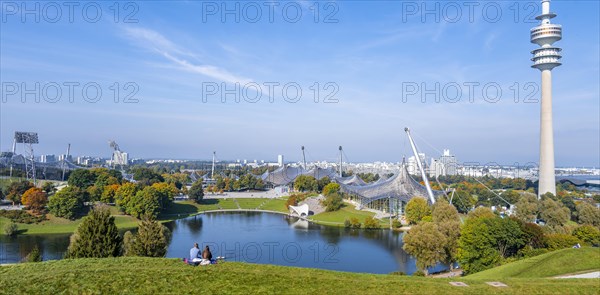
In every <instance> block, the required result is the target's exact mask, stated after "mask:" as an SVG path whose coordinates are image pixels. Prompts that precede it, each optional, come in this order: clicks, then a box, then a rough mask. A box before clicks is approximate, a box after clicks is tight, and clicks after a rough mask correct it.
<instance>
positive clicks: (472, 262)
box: [457, 218, 500, 274]
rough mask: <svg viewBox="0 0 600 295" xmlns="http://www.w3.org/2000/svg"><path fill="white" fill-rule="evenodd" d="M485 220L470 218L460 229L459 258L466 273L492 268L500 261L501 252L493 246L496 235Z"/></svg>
mask: <svg viewBox="0 0 600 295" xmlns="http://www.w3.org/2000/svg"><path fill="white" fill-rule="evenodd" d="M485 220H486V218H469V219H467V222H466V223H465V225H464V226H463V227H462V229H461V231H460V239H458V254H457V258H458V262H459V263H460V266H461V268H462V269H463V270H464V272H465V274H472V273H476V272H478V271H482V270H485V269H488V268H491V267H493V266H494V265H496V264H497V263H499V262H500V254H499V253H498V251H496V250H495V249H494V247H493V246H494V244H495V240H494V237H493V236H492V234H491V232H490V229H489V226H488V224H486V222H485Z"/></svg>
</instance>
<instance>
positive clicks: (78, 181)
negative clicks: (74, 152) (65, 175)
mask: <svg viewBox="0 0 600 295" xmlns="http://www.w3.org/2000/svg"><path fill="white" fill-rule="evenodd" d="M95 181H96V175H95V174H94V172H92V171H90V170H87V169H77V170H75V171H73V172H71V175H69V179H67V182H68V183H69V186H76V187H78V188H81V189H87V188H88V187H90V186H92V185H93V184H94V182H95Z"/></svg>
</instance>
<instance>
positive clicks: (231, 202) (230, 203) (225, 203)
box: [218, 199, 239, 209]
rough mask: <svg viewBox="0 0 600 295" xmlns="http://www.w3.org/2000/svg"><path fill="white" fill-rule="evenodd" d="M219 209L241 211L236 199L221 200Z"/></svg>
mask: <svg viewBox="0 0 600 295" xmlns="http://www.w3.org/2000/svg"><path fill="white" fill-rule="evenodd" d="M218 203H219V209H239V208H238V206H237V203H236V202H235V199H219V202H218Z"/></svg>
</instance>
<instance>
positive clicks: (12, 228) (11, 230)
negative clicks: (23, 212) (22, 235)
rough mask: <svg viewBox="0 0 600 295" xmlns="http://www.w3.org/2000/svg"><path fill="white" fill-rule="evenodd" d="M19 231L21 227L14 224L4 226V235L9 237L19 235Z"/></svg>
mask: <svg viewBox="0 0 600 295" xmlns="http://www.w3.org/2000/svg"><path fill="white" fill-rule="evenodd" d="M18 231H19V227H18V226H17V224H16V223H14V222H9V223H8V224H6V225H5V226H4V233H5V234H6V235H7V236H9V237H12V236H15V235H17V233H18Z"/></svg>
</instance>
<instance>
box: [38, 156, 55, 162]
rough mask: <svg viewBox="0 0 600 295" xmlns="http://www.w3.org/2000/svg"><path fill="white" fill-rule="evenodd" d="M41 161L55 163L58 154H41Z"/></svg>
mask: <svg viewBox="0 0 600 295" xmlns="http://www.w3.org/2000/svg"><path fill="white" fill-rule="evenodd" d="M40 162H41V163H53V162H56V156H55V155H41V156H40Z"/></svg>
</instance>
